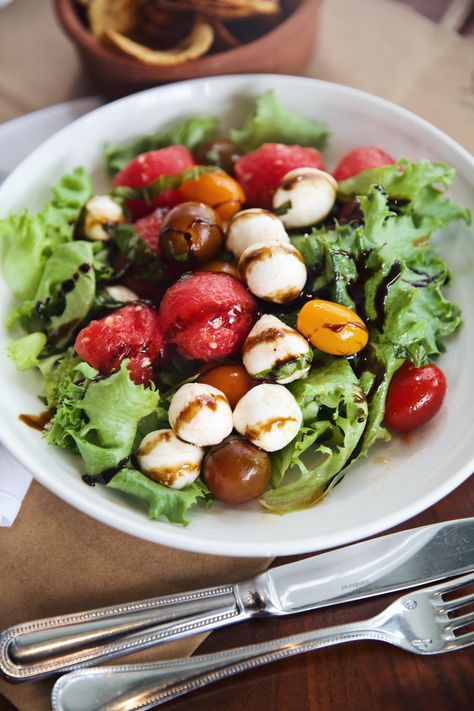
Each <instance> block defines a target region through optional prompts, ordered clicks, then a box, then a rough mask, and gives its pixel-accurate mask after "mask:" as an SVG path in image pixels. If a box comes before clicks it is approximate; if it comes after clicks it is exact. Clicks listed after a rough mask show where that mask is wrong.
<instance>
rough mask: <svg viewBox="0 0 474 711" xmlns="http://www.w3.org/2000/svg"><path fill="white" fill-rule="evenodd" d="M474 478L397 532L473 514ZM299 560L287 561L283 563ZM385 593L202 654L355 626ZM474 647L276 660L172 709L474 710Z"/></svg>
mask: <svg viewBox="0 0 474 711" xmlns="http://www.w3.org/2000/svg"><path fill="white" fill-rule="evenodd" d="M473 512H474V478H471V479H470V480H469V481H467V482H465V483H464V484H463V485H462V486H461V487H459V488H458V489H457V490H456V491H454V492H453V493H452V494H450V495H449V496H447V497H446V498H445V499H443V500H442V501H440V502H439V503H438V504H436V506H432V507H431V508H430V509H428V511H425V512H424V513H422V514H420V515H419V516H416V517H415V518H413V519H411V520H410V521H406V522H405V523H404V524H403V525H402V526H399V527H398V528H396V529H393V531H396V530H402V529H406V528H410V527H413V526H421V525H424V524H429V523H435V522H437V521H446V520H449V519H454V518H462V517H466V516H472V515H473ZM291 560H295V558H279V559H278V561H276V563H277V564H281V563H286V562H289V561H291ZM396 597H397V595H396V594H391V595H385V596H384V597H383V598H375V599H372V600H366V601H363V602H362V601H361V602H353V603H350V604H346V605H339V606H337V607H330V608H326V609H322V610H316V611H315V612H309V613H306V614H302V615H295V616H292V617H286V618H284V617H282V618H274V619H267V620H253V621H251V622H247V623H243V624H239V625H236V626H235V627H233V628H228V629H226V630H218V631H215V632H213V633H212V636H211V637H209V638H208V639H207V640H206V642H205V643H204V644H203V645H202V646H201V647H200V649H199V651H200V652H215V651H218V650H219V649H225V648H228V647H232V646H240V645H243V644H253V643H256V642H263V641H264V640H267V639H271V638H275V637H281V636H285V635H289V634H297V633H299V632H305V631H308V630H313V629H317V628H320V627H326V626H329V625H336V624H342V623H346V622H352V621H355V620H359V619H364V617H370V616H372V615H374V614H377V613H378V612H380V611H381V610H382V609H383V608H384V607H385V606H386V605H388V604H389V603H390V602H392V600H394V599H395V598H396ZM473 695H474V648H471V649H468V650H464V651H461V652H456V653H455V654H445V655H442V656H437V657H419V656H416V655H412V654H409V653H408V652H404V651H401V650H399V649H396V648H394V647H389V646H388V645H382V644H381V643H379V642H365V641H364V642H357V643H351V644H347V645H341V646H339V647H331V648H328V649H322V650H318V651H317V652H312V653H309V654H306V655H301V656H298V657H293V658H292V659H289V660H285V661H281V662H276V663H274V664H270V665H267V666H264V667H261V668H260V669H256V670H254V671H251V672H245V673H244V674H240V675H238V676H237V677H234V678H232V679H228V680H226V681H224V682H219V683H218V684H215V685H213V686H210V687H208V688H207V689H203V690H202V691H199V692H196V693H195V694H193V695H192V696H188V697H185V698H183V699H182V700H178V701H175V702H173V703H169V704H168V705H167V706H166V707H165V708H169V709H170V711H203V710H204V709H205V711H224V710H225V711H243V710H244V709H245V711H257V710H258V711H267V709H268V710H272V711H273V710H275V711H295V710H298V711H382V710H383V711H402V710H403V711H412V710H413V709H416V711H467V709H472V708H473Z"/></svg>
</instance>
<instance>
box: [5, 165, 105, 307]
mask: <svg viewBox="0 0 474 711" xmlns="http://www.w3.org/2000/svg"><path fill="white" fill-rule="evenodd" d="M91 194H92V187H91V182H90V178H89V176H88V175H87V173H86V172H85V170H84V169H83V168H76V169H75V170H74V171H73V172H72V173H69V174H68V175H65V176H64V177H63V178H61V180H60V181H59V183H58V184H57V185H55V186H54V187H53V188H52V196H51V199H50V200H49V202H48V203H47V204H46V205H45V207H44V208H43V210H41V212H39V213H38V214H37V215H31V214H30V213H29V212H28V210H25V211H24V212H23V213H22V214H20V215H16V214H12V215H9V216H8V217H5V218H3V219H0V257H1V263H2V270H3V275H4V277H5V281H6V282H7V284H8V286H9V288H10V289H11V290H12V292H13V293H14V294H15V295H16V296H18V297H19V298H21V299H33V297H34V295H35V292H36V290H37V288H38V285H39V282H40V279H41V275H42V272H43V268H44V265H45V262H46V260H47V258H48V257H49V255H50V254H51V252H52V250H54V249H55V248H56V247H57V246H58V245H59V244H62V243H63V242H67V241H69V240H71V239H72V232H73V225H74V222H75V221H76V220H77V218H78V216H79V212H80V210H81V208H82V206H83V205H84V203H85V202H86V201H87V200H88V199H89V197H90V196H91Z"/></svg>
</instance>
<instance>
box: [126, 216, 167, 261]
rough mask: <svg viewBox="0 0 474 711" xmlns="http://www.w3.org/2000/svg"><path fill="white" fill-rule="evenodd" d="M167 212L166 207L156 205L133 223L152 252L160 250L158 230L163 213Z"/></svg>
mask: <svg viewBox="0 0 474 711" xmlns="http://www.w3.org/2000/svg"><path fill="white" fill-rule="evenodd" d="M167 213H168V209H167V208H166V207H157V208H156V210H153V212H152V213H150V214H149V215H147V216H146V217H141V218H140V219H139V220H137V221H136V222H135V223H134V225H133V226H134V228H135V229H136V231H137V232H138V234H139V235H140V237H141V238H142V240H143V241H144V242H146V243H147V244H148V245H149V246H150V247H151V248H152V250H153V251H154V252H156V253H157V254H159V252H160V230H161V225H162V223H163V220H164V218H165V215H166V214H167Z"/></svg>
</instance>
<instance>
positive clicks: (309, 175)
mask: <svg viewBox="0 0 474 711" xmlns="http://www.w3.org/2000/svg"><path fill="white" fill-rule="evenodd" d="M336 195H337V182H336V181H335V180H334V178H333V177H332V175H330V174H329V173H326V172H325V171H324V170H318V169H317V168H295V170H290V172H289V173H287V174H286V175H284V176H283V178H282V179H281V181H280V185H279V186H278V188H277V189H276V191H275V194H274V196H273V207H274V209H275V210H278V209H279V208H281V207H282V206H283V205H284V204H285V203H290V206H289V208H288V210H287V211H286V212H284V213H282V214H281V215H280V219H281V221H282V222H283V224H284V225H285V226H286V227H290V228H291V227H309V225H314V224H315V223H316V222H320V221H321V220H323V219H324V218H325V217H327V216H328V215H329V213H330V212H331V210H332V208H333V205H334V203H335V202H336Z"/></svg>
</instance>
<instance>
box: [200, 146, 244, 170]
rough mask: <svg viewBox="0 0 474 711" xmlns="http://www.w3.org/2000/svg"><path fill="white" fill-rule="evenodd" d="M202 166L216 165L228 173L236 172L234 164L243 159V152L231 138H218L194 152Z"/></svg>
mask: <svg viewBox="0 0 474 711" xmlns="http://www.w3.org/2000/svg"><path fill="white" fill-rule="evenodd" d="M194 155H195V156H196V160H197V162H198V163H199V164H200V165H216V166H218V167H219V168H222V170H225V171H226V173H231V174H232V173H233V172H234V164H235V163H236V162H237V161H238V160H239V158H241V157H242V151H241V150H240V148H239V147H238V146H237V144H236V143H234V141H231V140H230V139H229V138H217V139H214V140H213V141H207V142H206V143H201V144H200V145H199V146H198V147H197V149H196V150H195V152H194Z"/></svg>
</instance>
